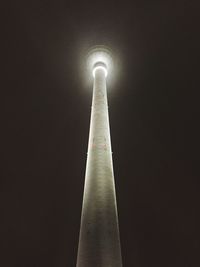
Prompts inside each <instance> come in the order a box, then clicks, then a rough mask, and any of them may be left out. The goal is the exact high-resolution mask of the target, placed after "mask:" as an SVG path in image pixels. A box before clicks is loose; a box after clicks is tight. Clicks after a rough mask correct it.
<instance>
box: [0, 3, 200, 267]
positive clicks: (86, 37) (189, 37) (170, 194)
mask: <svg viewBox="0 0 200 267" xmlns="http://www.w3.org/2000/svg"><path fill="white" fill-rule="evenodd" d="M5 3H6V2H4V4H5ZM4 6H5V9H3V23H2V25H3V26H5V27H3V28H4V29H3V31H1V43H2V44H3V46H4V47H3V49H2V51H1V52H2V59H1V64H2V67H3V73H1V74H2V75H1V76H2V78H1V84H2V85H1V95H2V97H1V102H2V104H1V109H2V112H1V115H2V119H1V154H2V156H3V160H1V180H0V181H1V185H0V208H1V213H0V214H1V219H0V266H1V267H11V266H16V267H29V266H30V267H40V266H41V267H51V266H52V267H54V266H55V267H64V266H65V267H72V266H75V264H76V254H77V246H78V235H79V225H80V214H81V204H82V194H83V185H84V172H85V163H86V151H87V142H88V131H89V117H90V107H91V93H92V84H91V83H89V82H88V83H87V82H86V81H87V76H86V75H85V74H83V73H84V72H83V65H84V60H83V59H84V57H85V53H86V50H87V49H88V48H90V47H91V46H93V45H98V44H104V45H107V46H109V47H110V48H111V49H113V51H115V56H116V57H118V58H119V59H120V62H121V65H120V73H119V75H118V76H117V77H113V78H114V80H115V82H114V83H113V84H110V85H109V90H108V91H109V92H108V95H109V106H110V108H109V112H110V122H111V135H112V136H111V137H112V147H113V152H114V153H113V160H114V169H115V179H116V191H117V201H118V211H119V222H120V234H121V245H122V256H123V264H124V267H132V266H133V267H146V266H147V267H150V266H152V267H161V266H162V267H166V266H167V267H178V266H180V267H185V266H187V267H189V266H192V267H197V266H200V255H199V254H200V231H199V225H200V219H199V200H200V197H199V189H200V188H199V173H200V172H199V136H200V131H199V112H200V108H199V94H198V91H199V57H198V55H199V51H198V50H199V47H200V46H199V40H198V39H199V21H198V16H199V4H198V1H196V2H195V1H185V0H182V1H176V0H175V1H155V0H154V1H144V0H140V1H139V0H135V1H134V0H133V1H129V2H126V1H124V2H116V1H104V0H102V1H96V0H94V1H79V2H78V1H70V2H69V1H67V0H65V1H64V0H57V1H47V0H40V1H39V0H35V1H10V2H7V3H6V5H4ZM116 67H117V66H116ZM84 75H85V76H84ZM94 267H96V266H94Z"/></svg>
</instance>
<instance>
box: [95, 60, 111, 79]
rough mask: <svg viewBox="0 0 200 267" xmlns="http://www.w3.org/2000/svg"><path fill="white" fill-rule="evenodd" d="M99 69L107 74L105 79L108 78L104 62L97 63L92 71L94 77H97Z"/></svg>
mask: <svg viewBox="0 0 200 267" xmlns="http://www.w3.org/2000/svg"><path fill="white" fill-rule="evenodd" d="M99 69H101V70H103V71H104V74H105V77H107V75H108V71H107V67H106V65H105V64H104V63H103V62H97V63H95V64H94V67H93V71H92V75H93V77H95V73H96V71H97V70H99Z"/></svg>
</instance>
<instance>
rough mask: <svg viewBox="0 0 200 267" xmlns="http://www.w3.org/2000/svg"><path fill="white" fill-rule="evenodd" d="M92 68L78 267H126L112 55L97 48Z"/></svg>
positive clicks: (91, 58)
mask: <svg viewBox="0 0 200 267" xmlns="http://www.w3.org/2000/svg"><path fill="white" fill-rule="evenodd" d="M89 65H90V71H91V72H92V73H93V98H92V110H91V120H90V132H89V143H88V153H87V164H86V174H85V187H84V195H83V206H82V216H81V227H80V236H79V246H78V256H77V265H76V267H122V259H121V248H120V237H119V227H118V215H117V203H116V196H115V182H114V174H113V163H112V151H111V140H110V126H109V116H108V103H107V89H106V77H107V75H109V72H110V70H111V68H112V58H111V56H110V52H109V51H108V50H107V49H105V48H102V47H96V48H95V49H93V50H92V51H91V53H90V55H89Z"/></svg>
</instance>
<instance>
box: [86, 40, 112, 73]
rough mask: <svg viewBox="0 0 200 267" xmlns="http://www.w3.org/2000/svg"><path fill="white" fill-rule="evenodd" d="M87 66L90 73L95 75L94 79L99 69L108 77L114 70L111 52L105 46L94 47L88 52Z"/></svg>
mask: <svg viewBox="0 0 200 267" xmlns="http://www.w3.org/2000/svg"><path fill="white" fill-rule="evenodd" d="M87 65H88V69H89V72H90V73H92V74H93V77H94V76H95V72H96V70H97V69H103V70H104V72H105V75H106V76H107V74H110V73H111V72H112V69H113V59H112V55H111V51H110V50H109V49H108V48H107V47H106V46H103V45H98V46H94V47H92V48H91V49H90V50H89V52H88V56H87Z"/></svg>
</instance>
